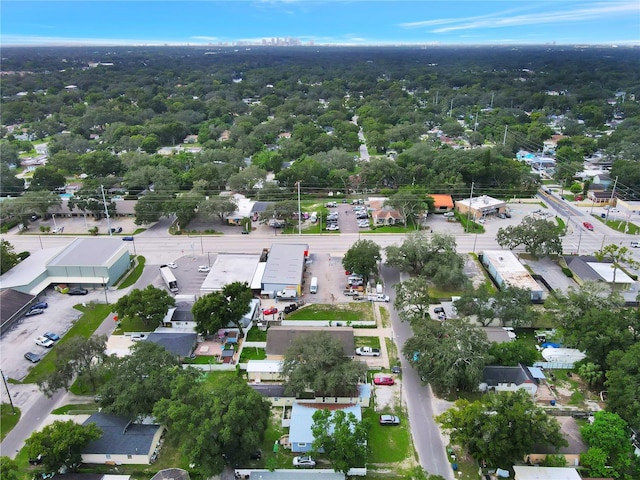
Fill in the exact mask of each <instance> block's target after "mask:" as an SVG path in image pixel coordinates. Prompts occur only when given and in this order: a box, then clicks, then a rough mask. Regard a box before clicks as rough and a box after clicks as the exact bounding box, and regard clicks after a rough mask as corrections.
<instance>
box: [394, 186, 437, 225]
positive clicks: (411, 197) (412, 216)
mask: <svg viewBox="0 0 640 480" xmlns="http://www.w3.org/2000/svg"><path fill="white" fill-rule="evenodd" d="M429 201H430V204H429ZM384 204H385V206H389V207H392V208H395V209H396V210H398V212H399V213H400V215H402V220H403V221H404V224H405V225H409V220H411V221H412V222H413V224H414V225H415V227H416V229H418V228H419V227H420V221H419V220H418V216H419V214H421V213H422V212H424V211H426V210H429V209H433V198H432V197H429V196H427V195H426V193H425V192H424V189H416V188H413V187H401V188H400V189H399V190H398V191H397V192H396V193H395V194H393V195H392V196H391V197H389V199H388V200H386V201H385V202H384Z"/></svg>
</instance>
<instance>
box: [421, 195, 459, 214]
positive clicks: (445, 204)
mask: <svg viewBox="0 0 640 480" xmlns="http://www.w3.org/2000/svg"><path fill="white" fill-rule="evenodd" d="M427 196H428V197H431V198H433V208H434V210H435V212H436V213H438V212H450V211H451V210H453V207H454V204H453V198H451V195H443V194H439V193H431V194H429V195H427Z"/></svg>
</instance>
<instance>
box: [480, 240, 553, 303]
mask: <svg viewBox="0 0 640 480" xmlns="http://www.w3.org/2000/svg"><path fill="white" fill-rule="evenodd" d="M480 261H481V262H482V265H484V266H485V268H486V269H487V271H488V272H489V275H491V278H493V280H494V281H495V283H496V284H497V285H498V286H499V287H500V288H508V287H516V288H521V289H523V290H529V291H530V292H531V300H534V301H538V300H542V287H540V285H538V282H536V281H535V280H534V279H533V277H532V276H531V275H530V274H529V272H528V271H527V269H526V268H524V265H522V264H521V263H520V261H519V260H518V258H517V257H516V256H515V255H514V254H513V252H510V251H508V250H485V251H484V252H482V255H481V256H480Z"/></svg>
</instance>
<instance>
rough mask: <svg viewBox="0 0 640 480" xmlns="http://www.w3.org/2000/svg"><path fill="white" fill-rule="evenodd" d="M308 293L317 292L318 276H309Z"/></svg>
mask: <svg viewBox="0 0 640 480" xmlns="http://www.w3.org/2000/svg"><path fill="white" fill-rule="evenodd" d="M309 293H318V277H311V285H309Z"/></svg>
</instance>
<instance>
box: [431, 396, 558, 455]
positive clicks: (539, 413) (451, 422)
mask: <svg viewBox="0 0 640 480" xmlns="http://www.w3.org/2000/svg"><path fill="white" fill-rule="evenodd" d="M437 420H438V422H440V424H441V425H442V427H443V428H444V429H445V430H446V431H447V432H448V433H449V434H450V435H451V441H452V443H454V444H456V445H461V446H463V447H464V448H465V449H466V450H467V451H468V452H469V454H470V455H471V456H472V457H473V458H474V459H475V460H476V461H478V462H486V464H487V465H488V466H490V467H504V466H506V465H513V464H514V463H515V462H521V461H522V459H523V458H524V456H525V455H526V454H528V453H531V451H532V448H533V447H534V445H547V446H550V447H555V448H559V447H562V446H566V445H567V442H566V440H565V439H564V437H563V436H562V433H561V432H560V425H559V424H558V422H557V421H556V419H555V418H553V417H551V416H549V415H547V413H546V412H545V411H544V410H543V409H542V408H540V407H538V406H537V405H536V404H535V403H533V400H532V399H531V397H530V395H529V393H528V392H526V391H524V390H518V391H516V392H501V393H496V394H495V395H486V396H484V397H482V399H481V400H478V401H475V402H469V401H467V400H458V401H457V402H456V405H455V407H454V408H451V409H449V410H447V411H446V412H445V413H443V414H442V415H440V416H439V417H438V418H437Z"/></svg>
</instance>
